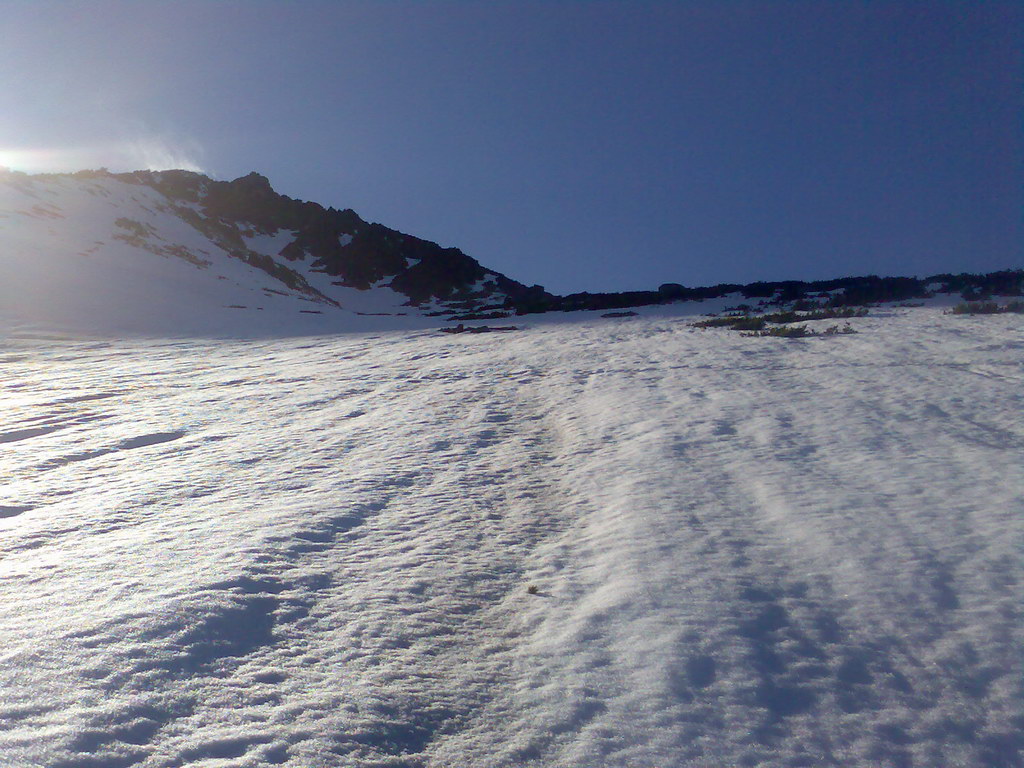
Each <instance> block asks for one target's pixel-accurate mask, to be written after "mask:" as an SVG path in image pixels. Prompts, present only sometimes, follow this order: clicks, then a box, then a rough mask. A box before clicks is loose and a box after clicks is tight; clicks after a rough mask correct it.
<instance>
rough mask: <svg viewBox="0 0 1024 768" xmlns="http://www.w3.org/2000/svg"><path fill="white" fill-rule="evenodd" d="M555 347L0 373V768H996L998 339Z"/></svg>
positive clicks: (611, 328) (202, 351) (938, 325)
mask: <svg viewBox="0 0 1024 768" xmlns="http://www.w3.org/2000/svg"><path fill="white" fill-rule="evenodd" d="M76 194H77V193H76ZM86 194H88V193H86ZM103 199H104V198H103V196H102V195H99V196H98V197H97V204H102V202H103ZM143 202H145V200H143ZM45 203H46V201H45V200H44V201H41V202H40V205H41V206H43V205H45ZM147 204H148V203H147ZM69 208H70V206H68V205H66V204H65V205H63V206H62V210H63V212H64V215H70V213H68V210H69ZM44 210H49V209H45V208H44ZM44 215H45V214H42V213H40V214H39V216H44ZM39 220H40V221H41V220H43V219H39ZM82 258H92V257H91V256H83V257H82ZM103 258H107V257H103ZM110 258H114V257H113V256H111V257H110ZM211 258H214V256H211ZM178 261H180V260H174V259H168V260H166V261H165V262H164V261H159V262H157V263H158V264H161V265H162V266H163V267H165V268H167V269H168V270H170V268H171V265H177V262H178ZM186 266H188V265H186ZM210 268H211V269H219V268H221V267H220V265H219V263H218V266H216V267H213V266H211V267H210ZM234 279H235V276H234V275H229V276H228V282H230V281H232V280H234ZM239 281H240V283H244V281H242V280H241V278H239ZM232 290H238V291H252V290H257V288H256V287H254V286H250V285H248V284H239V285H238V286H237V288H233V289H232ZM282 300H284V299H283V298H282ZM288 300H289V301H295V302H296V304H295V306H301V305H300V304H299V303H298V302H299V300H298V299H288ZM578 320H579V321H578V322H574V323H562V324H558V323H551V322H547V321H541V320H538V319H536V318H530V319H528V320H526V321H525V323H526V327H524V328H523V329H522V330H520V331H519V332H515V333H507V334H489V335H468V334H467V335H461V336H449V335H444V334H438V333H436V332H428V331H401V332H376V333H370V334H347V335H345V336H335V337H322V338H293V339H277V340H249V341H207V342H199V341H188V340H181V339H179V340H172V341H165V342H146V343H141V342H138V343H133V342H126V341H96V340H92V341H88V342H72V341H63V342H45V341H39V340H31V339H18V338H14V337H11V338H8V339H7V340H6V341H5V342H4V343H3V347H2V348H0V354H2V361H3V371H4V388H3V390H2V399H0V441H2V442H0V476H2V477H3V478H4V480H5V482H4V484H3V486H2V487H0V531H2V532H0V552H2V559H0V654H2V663H0V765H3V766H12V767H14V766H16V767H18V768H22V767H23V766H47V767H48V768H99V767H101V766H102V767H103V768H117V767H119V766H120V767H127V766H146V767H147V768H156V767H157V766H161V767H167V768H170V767H171V766H203V767H204V768H213V767H215V766H216V767H217V768H225V767H227V766H236V767H241V766H254V767H255V766H267V765H285V766H293V767H294V768H311V767H312V766H446V767H447V766H459V767H460V768H470V767H474V766H477V767H481V768H482V767H484V766H487V767H488V768H490V767H492V766H510V767H511V766H516V767H518V766H533V767H534V768H541V767H543V768H554V767H556V766H572V767H574V768H584V767H587V768H597V767H600V766H607V767H608V768H619V767H621V766H636V767H638V768H639V767H643V768H653V767H654V766H661V767H662V768H665V767H667V766H701V767H704V768H711V767H714V768H721V767H722V766H826V765H832V766H890V767H895V766H929V767H938V766H1019V765H1020V764H1021V758H1020V751H1021V746H1022V738H1021V733H1022V732H1024V707H1022V703H1021V702H1022V698H1021V693H1022V691H1021V684H1022V677H1021V656H1020V648H1021V647H1022V642H1024V630H1022V624H1021V609H1022V591H1024V587H1022V585H1024V573H1022V564H1021V545H1022V536H1021V534H1022V528H1024V522H1022V512H1024V498H1022V489H1024V464H1022V462H1021V460H1020V458H1021V454H1022V449H1024V416H1022V414H1024V407H1022V406H1024V386H1022V382H1024V367H1022V360H1024V330H1022V327H1021V320H1020V318H1019V316H1012V315H998V316H986V317H954V316H951V315H944V314H942V313H941V312H940V311H939V310H935V309H929V308H920V309H912V310H908V309H890V310H884V311H876V312H874V313H873V314H872V316H870V317H867V318H856V319H854V320H853V321H852V322H853V324H854V326H855V327H856V329H857V330H858V331H859V333H857V334H855V335H849V336H837V337H816V338H810V339H806V340H784V339H774V338H745V337H742V336H740V335H738V334H736V333H733V332H729V331H725V330H715V329H712V330H706V331H700V330H696V329H694V328H693V327H692V325H691V324H690V323H689V322H688V321H686V320H685V319H683V318H680V317H676V316H672V315H671V314H667V313H660V314H659V313H656V312H647V314H645V315H644V316H641V317H635V318H626V319H616V320H599V319H594V318H590V319H584V318H583V317H582V316H580V317H579V318H578ZM531 588H532V589H531Z"/></svg>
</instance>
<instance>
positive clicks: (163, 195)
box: [0, 169, 523, 336]
mask: <svg viewBox="0 0 1024 768" xmlns="http://www.w3.org/2000/svg"><path fill="white" fill-rule="evenodd" d="M341 229H350V230H351V231H352V234H350V233H346V232H340V230H341ZM350 251H351V253H350ZM522 288H523V286H520V285H519V284H518V283H515V282H514V281H512V280H509V279H508V278H506V277H504V276H503V275H500V274H498V273H495V272H493V271H491V270H486V269H484V268H483V267H481V266H480V265H479V264H477V263H476V262H475V261H474V260H472V259H470V258H469V257H468V256H466V255H465V254H462V253H461V252H460V251H457V250H456V249H442V248H440V247H439V246H437V245H436V244H434V243H428V242H426V241H423V240H419V239H417V238H414V237H411V236H408V235H403V234H401V233H398V232H395V231H393V230H389V229H387V228H385V227H382V226H380V225H377V224H367V223H366V222H363V221H362V220H361V219H360V218H359V217H358V216H357V215H356V214H355V213H354V212H352V211H342V212H339V211H334V210H333V209H326V210H325V209H324V208H322V207H321V206H319V205H316V204H315V203H303V202H300V201H296V200H292V199H290V198H287V197H284V196H282V195H278V194H277V193H275V192H274V191H273V190H272V189H271V188H270V185H269V183H268V182H267V180H266V179H265V178H263V177H261V176H258V175H256V174H251V175H250V176H247V177H244V178H242V179H236V180H235V181H233V182H218V181H212V180H210V179H208V178H207V177H205V176H201V175H199V174H195V173H188V172H185V171H168V172H160V173H154V172H146V171H140V172H137V173H135V174H117V175H114V174H109V173H104V172H83V173H78V174H70V175H60V174H52V175H50V174H48V175H38V176H27V175H25V174H22V173H15V172H9V171H3V170H2V169H0V323H2V324H3V325H5V326H10V325H11V324H12V323H15V322H20V323H28V324H32V325H35V326H37V327H39V328H42V329H51V330H60V331H68V330H78V331H86V332H95V333H115V332H116V333H120V334H122V335H146V334H161V335H168V334H174V335H179V334H180V335H210V334H213V335H219V336H237V335H254V334H256V335H259V334H266V333H270V332H276V333H279V334H289V333H296V332H299V333H302V332H306V333H308V332H319V333H325V332H332V331H336V330H342V329H345V330H352V329H359V328H365V327H381V326H382V325H386V322H384V321H374V322H372V323H369V324H368V323H367V322H365V321H364V320H363V319H362V318H364V317H366V316H367V315H378V316H389V317H392V318H400V317H407V318H413V320H412V321H411V322H406V321H401V320H397V319H396V320H393V321H392V323H391V324H392V325H401V326H404V327H409V326H410V325H411V326H413V327H415V326H416V325H417V324H418V325H420V326H422V325H424V322H423V318H424V317H426V316H427V315H428V314H429V313H432V312H433V313H442V312H444V311H445V310H450V311H449V312H448V314H449V315H451V314H455V313H457V312H467V311H470V310H474V309H479V308H482V307H494V306H500V305H501V304H502V303H503V302H504V301H505V299H506V298H508V296H509V295H510V293H509V292H510V291H511V292H513V293H514V292H515V291H516V290H519V289H522ZM314 315H315V317H314Z"/></svg>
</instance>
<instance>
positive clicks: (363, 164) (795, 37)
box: [0, 0, 1024, 293]
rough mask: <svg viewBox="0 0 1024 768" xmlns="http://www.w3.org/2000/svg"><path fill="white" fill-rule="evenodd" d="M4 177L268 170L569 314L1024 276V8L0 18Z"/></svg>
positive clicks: (779, 6)
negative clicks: (641, 293)
mask: <svg viewBox="0 0 1024 768" xmlns="http://www.w3.org/2000/svg"><path fill="white" fill-rule="evenodd" d="M0 10H2V12H3V23H2V24H0V83H2V84H3V89H2V93H0V105H2V107H0V164H4V165H8V166H11V167H14V168H17V169H21V170H28V171H37V170H76V169H78V168H83V167H100V166H104V167H108V168H110V169H111V170H130V169H133V168H138V167H193V168H198V169H202V170H204V171H206V172H208V173H210V174H211V175H213V176H215V177H218V178H235V177H236V176H240V175H243V174H245V173H248V172H249V171H251V170H257V171H259V172H260V173H263V174H264V175H266V176H268V177H269V178H270V180H271V182H272V183H273V184H274V186H275V188H276V189H277V190H278V191H279V192H282V193H284V194H288V195H291V196H292V197H297V198H302V199H308V200H315V201H317V202H320V203H322V204H324V205H333V206H334V207H336V208H346V207H350V208H354V209H355V210H356V211H357V212H358V213H360V215H362V216H363V217H364V218H366V219H369V220H371V221H379V222H381V223H383V224H386V225H388V226H391V227H394V228H396V229H400V230H402V231H405V232H409V233H411V234H415V235H418V236H420V237H425V238H427V239H430V240H435V241H437V242H439V243H441V244H443V245H451V246H458V247H460V248H462V249H463V250H464V251H466V252H467V253H469V254H470V255H471V256H474V257H475V258H477V259H478V260H480V261H481V262H482V263H483V264H485V265H486V266H489V267H492V268H494V269H498V270H500V271H503V272H505V273H506V274H508V275H509V276H511V277H514V278H516V279H519V280H522V281H524V282H527V283H541V284H543V285H545V286H546V287H547V288H548V289H549V290H552V291H555V292H559V293H564V292H569V291H575V290H591V291H600V290H627V289H642V288H656V287H657V286H658V284H659V283H662V282H670V281H671V282H681V283H684V284H687V285H706V284H711V283H717V282H749V281H753V280H761V279H767V280H772V279H790V278H794V279H817V278H828V277H837V276H841V275H849V274H867V273H874V274H885V275H897V274H919V275H924V274H931V273H935V272H942V271H955V272H958V271H988V270H993V269H1000V268H1006V267H1020V266H1024V255H1022V248H1021V245H1022V242H1024V222H1022V210H1024V191H1022V175H1024V174H1022V170H1024V141H1022V128H1021V124H1022V116H1024V108H1022V106H1024V95H1022V94H1024V76H1022V72H1024V67H1022V42H1024V10H1022V7H1021V6H1020V5H1019V4H1018V3H1016V2H983V1H975V2H962V3H961V2H956V3H955V2H942V1H941V0H930V1H928V2H832V1H831V0H813V1H811V2H785V1H783V0H778V1H777V2H733V1H731V0H721V1H720V2H672V3H656V2H642V1H641V0H634V1H633V2H557V1H556V0H549V1H548V2H514V3H502V2H478V3H470V2H383V1H382V2H313V1H311V0H306V1H304V2H275V3H271V2H259V0H246V2H212V1H211V2H202V3H199V2H174V3H160V2H146V3H137V2H120V3H114V2H104V1H103V0H93V2H89V3H70V2H61V3H48V2H38V1H37V2H17V1H10V0H8V1H5V2H0Z"/></svg>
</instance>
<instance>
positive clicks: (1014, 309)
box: [949, 299, 1024, 315]
mask: <svg viewBox="0 0 1024 768" xmlns="http://www.w3.org/2000/svg"><path fill="white" fill-rule="evenodd" d="M1007 312H1011V313H1014V314H1018V315H1020V314H1024V301H1021V300H1020V299H1014V300H1013V301H1008V302H1006V303H1005V304H1002V305H1000V304H998V303H996V302H994V301H965V302H964V303H962V304H957V305H956V306H955V307H953V308H952V309H951V310H949V314H951V315H1001V314H1005V313H1007Z"/></svg>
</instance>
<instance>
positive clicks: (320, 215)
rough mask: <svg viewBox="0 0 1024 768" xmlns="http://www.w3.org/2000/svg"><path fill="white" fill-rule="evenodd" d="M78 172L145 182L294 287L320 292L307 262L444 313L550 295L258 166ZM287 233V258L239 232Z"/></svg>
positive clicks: (339, 278) (344, 282)
mask: <svg viewBox="0 0 1024 768" xmlns="http://www.w3.org/2000/svg"><path fill="white" fill-rule="evenodd" d="M75 175H76V176H82V175H106V176H111V177H113V178H116V179H118V180H121V181H125V182H129V183H135V184H144V185H147V186H150V187H152V188H154V189H156V190H157V191H159V192H160V193H162V194H163V195H165V196H166V197H167V198H168V199H170V200H171V201H174V202H176V203H179V204H185V206H186V207H185V208H184V210H179V211H178V212H179V214H180V215H184V216H186V217H188V218H189V220H190V223H191V224H192V225H193V226H195V227H196V228H198V229H200V230H201V231H203V232H204V234H206V235H208V236H211V237H214V238H215V239H216V240H217V241H219V242H220V243H223V244H224V245H226V246H228V247H229V249H230V251H231V252H232V253H233V254H234V255H236V256H237V257H239V258H242V259H243V260H246V261H248V262H249V263H250V264H252V265H253V266H257V267H259V268H261V269H263V270H264V271H266V272H268V273H270V274H272V275H273V276H274V277H276V278H278V279H279V280H281V281H282V282H284V283H285V284H286V285H287V286H288V287H290V288H293V289H298V290H305V291H306V292H309V291H313V292H315V293H319V292H316V291H315V289H312V288H311V287H310V286H309V285H308V284H304V283H305V280H303V279H302V277H301V276H300V275H298V274H297V273H296V272H295V271H294V270H291V269H289V268H288V262H297V261H304V262H307V263H309V264H310V265H311V267H312V269H313V270H314V271H315V272H321V273H323V274H325V275H329V276H331V277H334V278H336V280H334V281H332V283H333V284H334V285H339V286H346V287H351V288H358V289H362V290H366V289H369V288H371V287H379V286H386V287H390V288H391V289H393V290H395V291H397V292H399V293H402V294H404V295H405V296H408V297H409V304H411V305H423V304H426V303H429V302H433V303H435V304H436V306H437V307H438V308H439V309H440V310H441V311H442V312H443V311H444V309H446V308H447V305H448V304H451V307H450V308H451V310H452V311H453V312H455V311H461V312H466V311H479V310H482V309H483V310H486V309H495V308H498V307H502V306H505V305H506V304H508V305H511V304H513V303H516V302H518V301H521V300H523V299H524V298H526V297H528V296H542V295H546V294H545V292H544V291H543V289H542V288H540V287H539V286H534V287H532V288H527V287H526V286H525V285H523V284H521V283H518V282H516V281H515V280H512V279H510V278H508V277H506V276H505V275H502V274H500V273H498V272H494V271H493V270H489V269H486V268H484V267H483V266H481V265H480V263H479V262H477V261H476V260H475V259H473V258H471V257H470V256H467V255H466V254H465V253H463V252H462V251H461V250H459V249H458V248H443V247H441V246H440V245H438V244H437V243H433V242H430V241H428V240H423V239H421V238H418V237H414V236H412V235H407V234H404V233H402V232H399V231H397V230H394V229H390V228H388V227H385V226H383V225H381V224H375V223H369V222H366V221H364V220H363V219H362V218H360V216H359V215H358V214H357V213H356V212H355V211H353V210H351V209H348V208H346V209H344V210H340V211H339V210H336V209H334V208H324V207H323V206H321V205H319V204H317V203H313V202H306V201H302V200H295V199H293V198H290V197H288V196H287V195H281V194H278V193H277V192H275V191H274V189H273V188H272V187H271V185H270V181H269V180H268V179H267V178H266V177H265V176H261V175H260V174H258V173H255V172H253V173H250V174H248V175H247V176H243V177H240V178H238V179H235V180H233V181H215V180H213V179H210V178H209V177H207V176H205V175H203V174H200V173H194V172H191V171H181V170H173V171H135V172H132V173H122V174H107V173H106V172H102V171H85V172H80V173H79V174H75ZM282 231H284V232H289V233H291V235H290V236H289V238H288V239H289V240H290V242H288V243H287V244H286V245H284V247H283V248H281V249H280V251H279V253H278V255H279V256H280V257H282V260H281V261H279V260H275V259H273V258H267V257H266V256H265V255H261V254H254V253H252V252H247V250H246V248H245V244H244V242H243V240H242V236H241V235H242V234H243V232H251V233H255V234H261V235H274V234H277V233H280V232H282ZM321 296H322V294H321ZM322 298H324V299H326V300H327V301H330V302H331V303H335V302H333V301H332V300H330V299H329V298H328V297H326V296H322Z"/></svg>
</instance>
